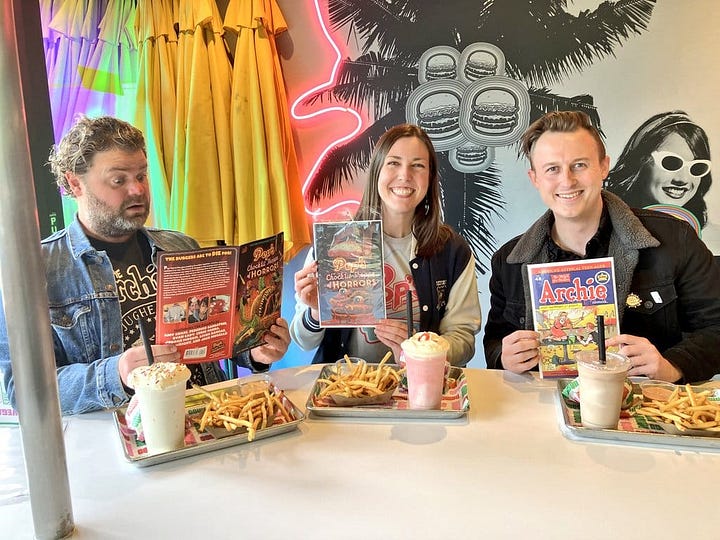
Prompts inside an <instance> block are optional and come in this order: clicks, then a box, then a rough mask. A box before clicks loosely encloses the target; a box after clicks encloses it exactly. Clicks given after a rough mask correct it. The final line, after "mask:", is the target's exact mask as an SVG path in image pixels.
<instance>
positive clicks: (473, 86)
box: [405, 43, 530, 173]
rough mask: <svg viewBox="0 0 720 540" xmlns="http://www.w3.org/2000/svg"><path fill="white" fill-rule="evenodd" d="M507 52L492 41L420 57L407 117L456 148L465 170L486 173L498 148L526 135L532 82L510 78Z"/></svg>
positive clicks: (441, 144) (440, 143)
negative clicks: (524, 132) (418, 84)
mask: <svg viewBox="0 0 720 540" xmlns="http://www.w3.org/2000/svg"><path fill="white" fill-rule="evenodd" d="M504 73H505V55H504V54H503V53H502V51H501V50H500V49H498V48H497V47H495V46H494V45H492V44H490V43H473V44H471V45H469V46H468V47H466V48H465V50H464V51H463V52H462V53H460V52H459V51H457V50H456V49H453V48H452V47H446V46H442V47H432V48H430V49H428V50H427V51H425V53H423V54H422V55H421V56H420V65H419V69H418V80H419V82H420V86H418V87H417V88H416V89H415V90H413V91H412V93H411V94H410V96H409V97H408V100H407V104H406V106H405V117H406V119H407V121H408V122H410V123H411V124H417V125H419V126H420V127H422V128H423V129H424V130H425V132H426V133H427V134H428V136H429V137H430V140H432V141H433V146H434V147H435V150H437V151H438V152H442V151H445V150H448V151H450V154H449V158H448V159H449V163H450V165H451V166H452V168H453V169H455V170H456V171H458V172H460V173H480V172H482V171H484V170H485V169H487V168H488V167H490V165H492V163H493V161H494V156H495V152H494V150H493V149H494V148H495V147H498V146H508V145H511V144H513V143H515V142H517V140H518V139H519V138H520V136H521V135H522V133H523V131H524V130H525V128H527V126H528V119H529V118H530V96H529V94H528V90H527V87H526V86H525V85H524V84H523V83H521V82H519V81H516V80H515V79H512V78H510V77H506V76H505V75H504Z"/></svg>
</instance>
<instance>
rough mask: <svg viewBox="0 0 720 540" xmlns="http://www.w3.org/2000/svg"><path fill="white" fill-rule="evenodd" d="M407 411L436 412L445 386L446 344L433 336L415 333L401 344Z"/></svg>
mask: <svg viewBox="0 0 720 540" xmlns="http://www.w3.org/2000/svg"><path fill="white" fill-rule="evenodd" d="M400 346H401V347H402V350H403V356H404V361H405V370H406V375H407V385H408V406H409V407H410V408H411V409H439V408H440V403H441V401H442V394H443V386H444V385H445V361H446V360H447V352H448V349H449V348H450V344H449V343H448V341H447V340H446V339H445V338H444V337H442V336H439V335H437V334H435V333H434V332H418V333H417V334H415V335H414V336H413V337H411V338H409V339H406V340H405V341H403V342H402V343H401V344H400Z"/></svg>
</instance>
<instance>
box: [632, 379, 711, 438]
mask: <svg viewBox="0 0 720 540" xmlns="http://www.w3.org/2000/svg"><path fill="white" fill-rule="evenodd" d="M711 393H712V390H703V391H700V392H698V391H696V390H693V388H692V387H691V386H690V385H689V384H686V385H685V387H684V389H683V387H681V386H678V387H677V388H675V389H674V390H673V392H672V394H670V396H669V397H668V399H667V401H660V400H657V399H647V398H646V399H645V401H643V404H642V407H640V408H638V410H637V413H639V414H642V415H645V416H649V417H651V418H653V419H655V420H656V421H658V422H663V423H666V424H667V423H670V424H674V425H675V427H677V428H678V429H679V430H680V431H686V430H688V429H703V430H707V431H720V402H719V401H712V400H710V399H708V397H709V396H710V394H711Z"/></svg>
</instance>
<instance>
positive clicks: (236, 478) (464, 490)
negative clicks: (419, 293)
mask: <svg viewBox="0 0 720 540" xmlns="http://www.w3.org/2000/svg"><path fill="white" fill-rule="evenodd" d="M317 367H318V369H319V366H317ZM298 371H299V369H298V368H290V369H285V370H278V371H274V372H271V374H272V376H273V379H274V380H275V382H276V384H277V385H278V386H279V387H281V388H285V389H286V390H287V391H288V392H287V393H288V395H289V397H290V399H291V400H292V401H293V402H294V403H295V404H296V405H298V406H300V407H304V404H305V401H306V399H307V395H308V392H309V389H310V387H311V385H312V382H313V381H314V379H315V377H316V376H317V370H313V371H306V372H304V373H300V374H299V375H298ZM466 375H467V377H468V381H469V388H470V400H471V409H470V413H469V416H468V417H467V418H463V419H460V420H453V421H450V422H448V421H437V420H431V421H427V420H426V421H418V422H409V421H381V422H380V421H368V420H364V419H362V420H361V419H347V420H345V419H342V420H340V419H337V418H322V419H314V418H309V419H308V420H306V421H305V422H304V423H302V424H301V426H300V429H299V430H296V431H293V432H290V433H286V434H283V435H280V436H278V437H273V438H268V439H265V440H260V441H256V442H254V443H252V444H241V445H238V446H235V447H231V448H227V449H223V450H218V451H215V452H209V453H206V454H202V455H198V456H192V457H189V458H185V459H182V460H177V461H172V462H168V463H162V464H159V465H155V466H151V467H147V468H138V467H135V466H133V465H131V464H129V463H127V462H126V461H125V460H124V458H123V455H122V450H121V447H120V443H119V441H118V437H117V433H116V431H115V426H114V424H113V421H112V417H111V414H110V413H108V412H102V413H92V414H87V415H81V416H76V417H70V418H67V419H66V421H67V422H68V425H67V429H66V435H65V438H66V447H67V458H68V471H69V478H70V488H71V493H72V504H73V515H74V519H75V524H76V529H77V530H76V533H75V536H74V538H80V539H83V540H84V539H96V538H97V539H104V540H106V539H116V538H153V539H165V538H182V539H184V538H201V539H210V538H213V539H214V538H269V539H274V538H277V539H283V540H287V539H297V538H312V539H314V540H317V539H323V538H328V539H333V540H338V539H345V538H349V539H353V538H382V539H391V538H398V539H400V538H411V539H414V540H415V539H424V538H432V539H440V538H444V537H445V538H452V537H457V538H488V539H493V540H494V539H503V538H533V539H541V538H548V539H559V538H586V539H592V538H598V539H606V538H631V537H635V538H653V539H654V540H658V539H664V538H689V536H688V534H690V533H694V534H701V533H702V531H706V533H705V534H703V535H701V536H699V537H704V538H709V537H710V536H707V529H708V527H710V526H711V525H714V526H717V524H718V521H717V501H718V495H717V486H718V478H719V477H720V453H713V452H697V451H687V450H682V451H678V450H675V449H663V448H652V447H639V446H630V445H620V444H613V443H587V442H574V441H570V440H568V439H566V438H565V437H564V436H563V435H562V433H561V432H560V429H559V426H558V424H559V420H558V417H557V411H556V405H555V401H554V399H555V398H554V390H553V389H554V383H553V382H551V381H541V380H537V379H536V378H534V377H532V376H529V375H527V376H517V375H513V374H510V373H506V372H501V371H492V370H481V369H469V370H466ZM4 429H8V428H4ZM18 436H19V435H18ZM2 451H3V450H2V449H1V448H0V453H1V452H2ZM0 463H1V461H0ZM0 524H1V525H2V528H1V529H0V530H2V531H3V538H13V539H15V538H17V539H24V538H28V539H29V538H32V519H31V513H30V503H29V501H27V500H26V501H23V502H19V503H15V504H5V505H2V506H0ZM8 531H9V532H10V536H9V537H8V536H7V535H6V534H5V533H6V532H8Z"/></svg>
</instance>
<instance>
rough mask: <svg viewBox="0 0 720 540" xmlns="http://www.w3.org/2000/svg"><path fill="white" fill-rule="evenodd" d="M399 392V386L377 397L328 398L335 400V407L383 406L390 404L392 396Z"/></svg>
mask: <svg viewBox="0 0 720 540" xmlns="http://www.w3.org/2000/svg"><path fill="white" fill-rule="evenodd" d="M395 390H397V385H395V386H393V387H391V388H389V389H388V390H386V391H385V392H383V393H382V394H378V395H377V396H361V397H348V396H344V395H343V394H328V397H329V398H330V399H332V400H333V402H334V403H335V405H339V406H340V407H356V406H358V405H382V404H384V403H388V402H390V400H391V399H392V395H393V394H394V393H395Z"/></svg>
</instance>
